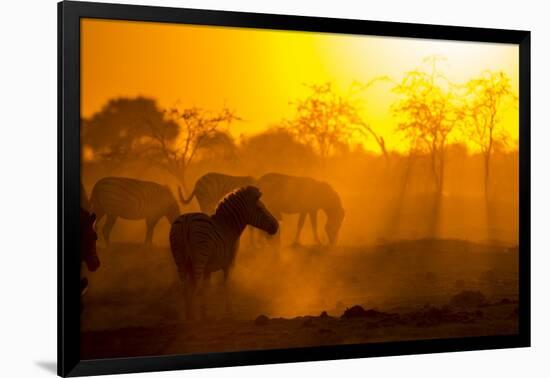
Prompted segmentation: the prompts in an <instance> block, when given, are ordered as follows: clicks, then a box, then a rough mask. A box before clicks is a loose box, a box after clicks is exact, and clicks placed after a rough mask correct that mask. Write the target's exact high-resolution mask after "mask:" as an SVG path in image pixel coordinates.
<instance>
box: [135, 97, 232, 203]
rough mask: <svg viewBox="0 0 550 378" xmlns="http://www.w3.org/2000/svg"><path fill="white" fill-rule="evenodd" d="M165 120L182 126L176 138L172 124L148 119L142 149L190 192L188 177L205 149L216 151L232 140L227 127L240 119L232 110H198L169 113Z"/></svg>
mask: <svg viewBox="0 0 550 378" xmlns="http://www.w3.org/2000/svg"><path fill="white" fill-rule="evenodd" d="M165 118H166V119H168V120H170V121H171V122H174V123H176V124H177V125H178V135H177V137H176V138H171V137H170V129H169V128H168V125H169V123H167V122H164V121H163V122H154V120H147V124H148V127H149V132H148V134H147V135H146V137H145V138H144V139H143V140H142V147H141V148H142V150H143V151H144V153H145V154H146V156H147V157H148V158H149V159H151V160H152V161H154V162H155V163H156V164H158V165H160V166H162V167H163V168H164V169H166V171H167V172H168V173H170V174H171V175H172V176H174V177H175V178H176V179H177V180H178V181H179V183H180V184H181V185H182V187H183V189H184V191H185V192H187V181H186V174H187V170H188V168H189V166H190V165H191V164H192V163H193V161H194V159H195V158H196V155H197V152H198V151H199V150H201V149H209V148H214V147H215V146H218V145H220V144H223V143H225V142H226V141H227V140H228V138H227V137H226V136H227V134H226V133H224V130H223V126H224V125H225V126H226V127H229V126H230V125H231V123H232V122H234V121H237V120H240V118H239V117H238V116H237V115H236V114H235V113H234V112H233V111H231V110H229V109H228V108H223V109H221V110H220V111H218V112H215V113H214V112H210V111H207V110H204V109H201V108H198V107H188V108H182V109H179V108H177V107H172V108H171V109H169V110H167V111H165Z"/></svg>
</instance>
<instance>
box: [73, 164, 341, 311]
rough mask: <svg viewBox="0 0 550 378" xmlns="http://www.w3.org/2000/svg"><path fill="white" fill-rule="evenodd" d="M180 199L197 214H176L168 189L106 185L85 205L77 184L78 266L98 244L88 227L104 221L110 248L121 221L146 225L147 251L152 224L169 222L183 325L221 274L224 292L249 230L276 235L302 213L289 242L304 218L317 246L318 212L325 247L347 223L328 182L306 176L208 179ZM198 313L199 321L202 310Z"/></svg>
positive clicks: (109, 181)
mask: <svg viewBox="0 0 550 378" xmlns="http://www.w3.org/2000/svg"><path fill="white" fill-rule="evenodd" d="M178 194H179V198H180V201H181V202H182V204H183V205H187V204H189V203H190V202H191V201H192V199H193V198H196V199H197V202H198V203H199V206H200V209H201V212H200V213H187V214H183V215H179V214H180V211H179V207H178V203H177V201H176V199H175V197H174V196H173V195H172V192H171V190H170V189H169V188H168V187H167V186H163V185H160V184H157V183H155V182H151V181H142V180H137V179H131V178H123V177H107V178H103V179H101V180H99V181H98V182H97V183H96V184H95V186H94V187H93V189H92V193H91V196H90V200H89V202H88V201H87V199H86V195H85V192H84V188H83V187H82V185H81V207H83V206H84V207H87V208H86V209H85V210H83V211H85V214H87V216H88V218H86V222H84V223H86V224H85V225H84V226H85V228H84V229H83V227H84V226H83V222H82V216H81V234H82V235H83V236H81V239H82V238H83V237H84V236H86V235H87V236H86V238H87V240H86V243H87V244H86V246H83V245H81V259H82V260H83V261H86V257H85V256H84V254H85V252H84V250H88V251H91V250H92V248H91V246H90V240H89V239H90V237H91V238H95V239H97V234H96V233H95V230H94V229H92V227H91V225H90V222H91V223H92V224H93V223H94V221H95V227H96V228H97V223H98V222H99V221H100V220H102V218H103V217H106V221H105V223H104V225H103V229H102V234H103V238H104V240H105V243H106V244H107V245H109V242H110V234H111V230H112V229H113V226H114V225H115V222H116V220H117V219H118V218H119V217H120V218H123V219H132V220H136V219H145V221H146V225H147V231H146V236H145V244H146V245H150V244H151V243H152V238H153V230H154V228H155V225H156V224H157V223H158V221H159V220H160V219H161V218H163V217H166V218H167V219H168V221H169V222H170V224H171V229H170V235H169V240H170V249H171V251H172V256H173V259H174V262H175V264H176V266H177V270H178V274H179V277H180V280H181V281H182V282H183V284H184V289H185V298H186V315H187V317H188V319H194V318H195V316H196V314H195V313H196V308H197V307H196V305H195V302H196V299H197V298H198V299H199V300H202V292H203V287H204V285H205V282H206V283H207V282H208V280H209V277H210V274H211V273H212V272H216V271H220V270H221V271H223V274H224V287H226V285H225V283H226V281H227V278H228V276H229V272H230V270H231V267H232V265H233V262H234V261H235V256H236V253H237V249H238V243H239V239H240V236H241V234H242V233H243V231H244V229H245V228H246V226H247V225H250V226H253V227H255V228H257V229H259V230H261V231H264V232H266V233H267V234H269V235H276V234H278V230H279V222H278V221H280V220H281V219H282V214H299V220H298V228H297V231H296V235H295V238H294V242H295V243H299V240H300V233H301V230H302V228H303V225H304V221H305V218H306V217H307V216H309V218H310V221H311V225H312V229H313V235H314V238H315V240H316V242H317V243H319V244H320V243H321V241H320V238H319V236H318V234H317V213H318V211H319V210H322V211H324V212H325V214H326V216H327V222H326V224H325V232H326V234H327V237H328V239H329V243H330V244H334V243H336V240H337V237H338V231H339V229H340V226H341V224H342V220H343V218H344V210H343V207H342V203H341V201H340V197H339V196H338V194H337V193H336V192H335V191H334V189H333V188H332V187H331V186H330V185H329V184H327V183H325V182H321V181H317V180H314V179H312V178H308V177H297V176H289V175H284V174H280V173H269V174H266V175H264V176H262V177H260V178H259V179H258V180H256V179H254V178H253V177H249V176H229V175H225V174H221V173H214V172H211V173H207V174H205V175H204V176H202V177H201V178H199V180H197V182H196V184H195V187H194V189H193V191H192V192H191V194H190V196H189V197H188V198H187V199H186V198H185V197H184V195H183V194H182V192H181V189H180V188H178ZM260 197H262V201H260ZM264 203H265V205H264ZM268 209H269V210H268ZM81 214H82V210H81ZM90 214H91V215H90ZM83 230H84V231H83ZM90 230H91V231H90ZM95 239H94V241H93V252H94V253H93V254H94V255H95ZM95 256H96V257H97V255H95ZM86 262H87V261H86ZM88 266H90V265H88ZM97 266H99V259H98V260H97ZM97 266H95V268H96V269H97ZM90 270H92V269H90ZM226 300H227V303H226V309H227V311H231V304H230V301H229V296H228V295H227V293H226ZM200 309H201V314H202V315H204V306H200Z"/></svg>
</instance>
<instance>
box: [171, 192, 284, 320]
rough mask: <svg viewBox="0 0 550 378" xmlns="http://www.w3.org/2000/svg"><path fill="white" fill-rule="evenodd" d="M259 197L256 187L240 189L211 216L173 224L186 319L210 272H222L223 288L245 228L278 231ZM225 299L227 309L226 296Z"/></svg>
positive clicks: (173, 245) (191, 217) (188, 216)
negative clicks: (184, 298) (251, 227)
mask: <svg viewBox="0 0 550 378" xmlns="http://www.w3.org/2000/svg"><path fill="white" fill-rule="evenodd" d="M260 196H261V193H260V191H259V190H258V189H257V188H255V187H251V186H249V187H245V188H241V189H238V190H236V191H234V192H232V193H230V194H228V195H227V196H226V197H224V198H223V199H222V201H221V202H220V203H219V205H218V206H217V208H216V211H215V213H214V215H212V216H208V215H206V214H203V213H190V214H184V215H181V216H179V217H178V218H177V219H176V220H175V221H174V222H173V223H172V228H171V229H170V249H171V251H172V256H173V258H174V262H175V263H176V266H177V269H178V274H179V276H180V279H181V281H182V283H183V285H184V289H185V293H186V294H185V297H186V311H187V317H188V318H189V319H193V318H194V311H195V309H194V307H195V306H194V301H195V297H197V296H198V298H199V299H202V286H203V280H204V279H205V278H208V277H209V275H210V273H212V272H216V271H220V270H221V271H223V273H224V287H226V282H227V278H228V276H229V272H230V269H231V267H232V266H233V263H234V261H235V256H236V254H237V249H238V243H239V238H240V236H241V234H242V232H243V231H244V229H245V227H246V226H247V225H251V226H254V227H257V228H259V229H262V230H264V231H266V232H268V233H270V234H275V233H276V232H277V230H278V223H277V220H276V219H275V218H274V217H273V216H272V215H271V214H270V213H269V211H268V210H267V209H266V208H265V206H264V205H263V204H262V202H261V201H259V198H260ZM226 299H227V303H226V304H227V309H228V310H230V305H229V297H228V295H227V293H226ZM203 310H204V309H203Z"/></svg>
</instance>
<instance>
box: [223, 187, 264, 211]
mask: <svg viewBox="0 0 550 378" xmlns="http://www.w3.org/2000/svg"><path fill="white" fill-rule="evenodd" d="M261 195H262V193H261V192H260V189H258V188H256V187H255V186H246V187H244V188H239V189H235V190H234V191H232V192H230V193H228V194H226V195H225V196H224V197H223V198H222V199H221V200H220V202H218V205H217V206H216V210H215V211H214V214H215V215H221V214H223V213H226V212H227V211H228V210H229V209H231V208H234V207H235V205H236V204H237V203H241V204H242V205H247V204H249V203H250V202H252V201H254V202H256V201H258V199H259V198H260V197H261Z"/></svg>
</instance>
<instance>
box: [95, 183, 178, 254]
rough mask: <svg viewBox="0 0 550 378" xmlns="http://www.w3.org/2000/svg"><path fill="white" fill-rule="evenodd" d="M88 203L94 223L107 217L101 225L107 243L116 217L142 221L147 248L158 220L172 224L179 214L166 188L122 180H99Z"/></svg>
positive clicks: (173, 199)
mask: <svg viewBox="0 0 550 378" xmlns="http://www.w3.org/2000/svg"><path fill="white" fill-rule="evenodd" d="M90 203H91V207H92V210H93V211H94V212H95V214H96V215H97V222H99V221H100V220H101V218H103V216H104V215H107V220H106V221H105V225H104V226H103V237H104V238H105V242H106V243H107V244H109V236H110V234H111V230H112V229H113V226H114V225H115V222H116V220H117V218H118V217H121V218H124V219H132V220H133V219H145V220H146V224H147V234H146V236H145V244H146V245H150V244H151V241H152V239H153V230H154V228H155V225H156V224H157V222H158V221H159V220H160V218H162V217H166V218H167V219H168V221H169V222H170V223H172V221H173V220H174V219H176V217H177V216H178V215H179V208H178V203H177V202H176V199H175V198H174V196H173V195H172V192H171V191H170V189H169V188H168V187H167V186H163V185H160V184H157V183H155V182H151V181H142V180H136V179H131V178H125V177H106V178H103V179H101V180H99V181H98V182H97V183H96V184H95V186H94V188H93V190H92V196H91V198H90Z"/></svg>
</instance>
